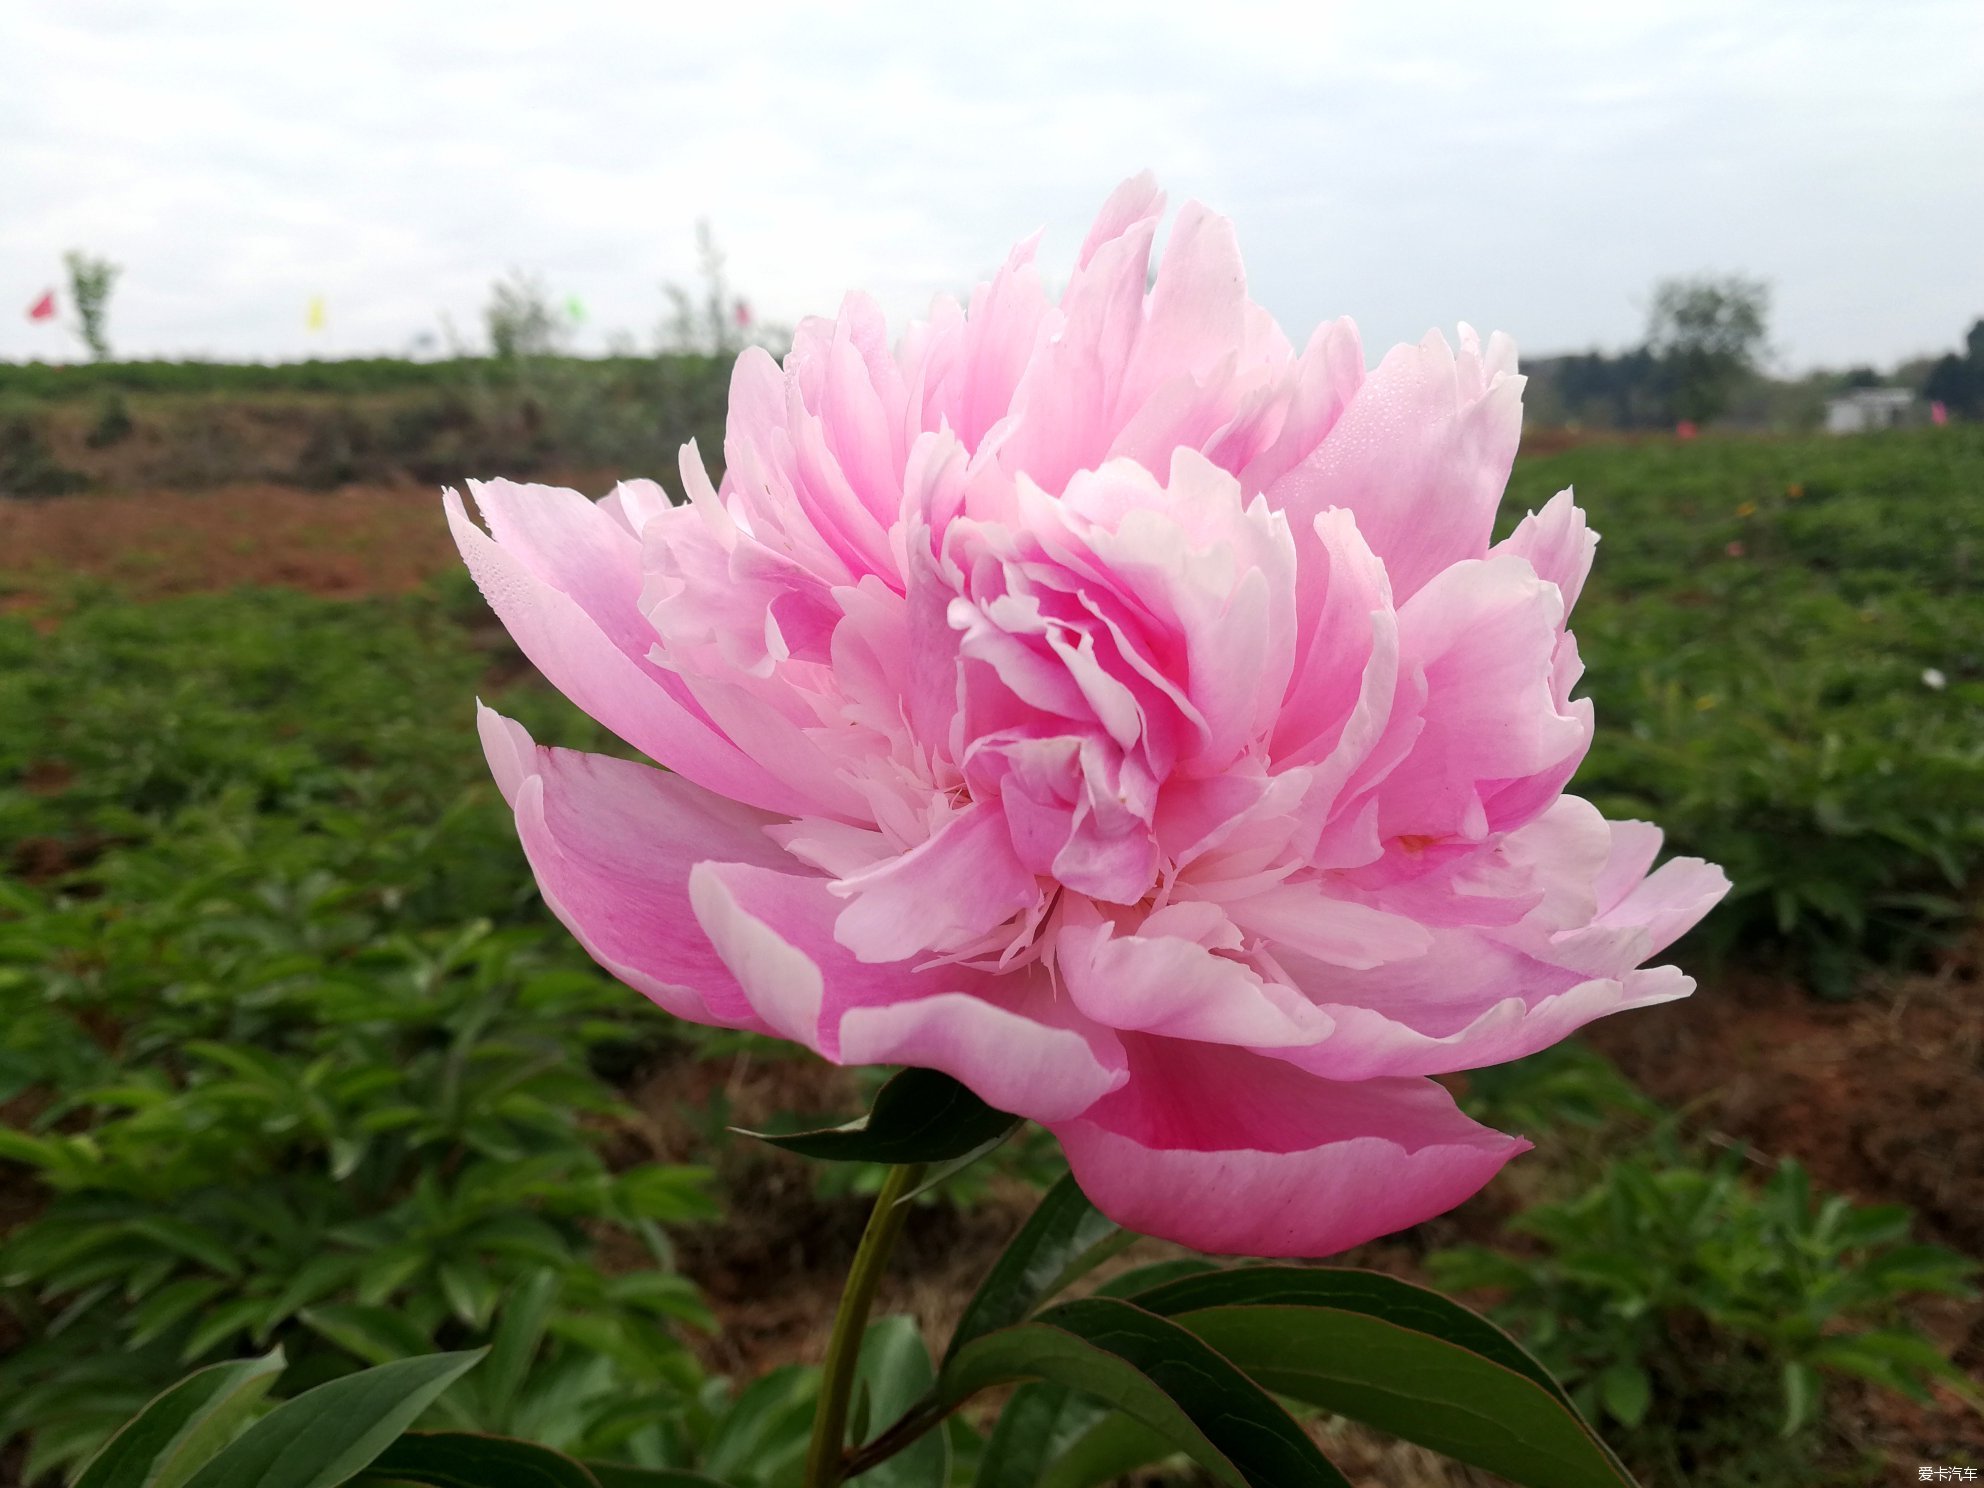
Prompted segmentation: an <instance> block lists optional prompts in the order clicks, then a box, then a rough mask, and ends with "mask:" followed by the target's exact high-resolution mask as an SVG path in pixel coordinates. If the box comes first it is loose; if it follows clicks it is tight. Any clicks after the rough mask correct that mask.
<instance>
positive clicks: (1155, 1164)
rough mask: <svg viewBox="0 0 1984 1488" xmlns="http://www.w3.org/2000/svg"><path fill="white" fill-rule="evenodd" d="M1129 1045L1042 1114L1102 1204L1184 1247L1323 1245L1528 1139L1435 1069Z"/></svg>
mask: <svg viewBox="0 0 1984 1488" xmlns="http://www.w3.org/2000/svg"><path fill="white" fill-rule="evenodd" d="M1124 1046H1125V1049H1126V1050H1127V1052H1128V1054H1129V1079H1128V1081H1127V1083H1125V1084H1124V1086H1123V1087H1122V1088H1121V1089H1120V1090H1117V1091H1115V1092H1114V1093H1113V1094H1110V1095H1107V1096H1104V1097H1103V1098H1102V1099H1101V1100H1100V1101H1098V1102H1096V1104H1095V1105H1094V1106H1093V1107H1091V1108H1090V1109H1089V1110H1088V1111H1087V1112H1086V1113H1085V1114H1084V1115H1083V1116H1081V1117H1080V1118H1079V1119H1077V1120H1074V1121H1067V1122H1058V1123H1053V1122H1050V1123H1048V1124H1049V1126H1050V1127H1051V1129H1052V1130H1053V1131H1054V1133H1055V1135H1056V1136H1058V1137H1059V1138H1060V1139H1061V1145H1062V1147H1063V1148H1065V1149H1066V1151H1067V1154H1068V1161H1069V1164H1070V1166H1071V1167H1072V1168H1073V1169H1074V1174H1075V1179H1076V1181H1077V1182H1079V1183H1080V1184H1081V1186H1082V1192H1084V1193H1085V1194H1087V1195H1088V1196H1089V1198H1090V1199H1091V1200H1093V1201H1094V1203H1095V1206H1096V1207H1097V1208H1098V1209H1100V1210H1102V1212H1103V1213H1105V1214H1107V1215H1108V1216H1109V1217H1110V1218H1111V1219H1113V1220H1115V1221H1116V1222H1117V1223H1118V1224H1120V1225H1123V1226H1124V1227H1125V1228H1126V1229H1131V1230H1136V1231H1140V1232H1143V1233H1146V1234H1154V1235H1162V1236H1164V1237H1166V1238H1167V1239H1172V1240H1176V1241H1178V1242H1179V1243H1180V1244H1183V1245H1189V1246H1191V1247H1192V1248H1193V1249H1195V1250H1202V1251H1208V1252H1210V1253H1213V1254H1216V1255H1255V1256H1327V1255H1334V1254H1336V1253H1337V1252H1339V1251H1343V1250H1348V1249H1349V1248H1350V1247H1351V1246H1353V1245H1360V1244H1362V1243H1363V1242H1364V1241H1366V1240H1370V1239H1374V1238H1375V1237H1377V1236H1379V1235H1385V1234H1389V1233H1391V1232H1392V1231H1394V1230H1402V1229H1404V1228H1406V1227H1407V1226H1409V1225H1414V1224H1417V1223H1419V1222H1420V1221H1421V1220H1424V1219H1429V1218H1431V1217H1432V1216H1433V1215H1435V1214H1439V1213H1441V1212H1443V1211H1445V1210H1447V1209H1451V1208H1452V1207H1453V1206H1454V1205H1456V1204H1458V1203H1460V1202H1461V1200H1463V1199H1465V1198H1467V1197H1468V1196H1469V1195H1471V1194H1473V1193H1474V1192H1475V1191H1476V1190H1478V1189H1479V1188H1480V1187H1481V1186H1482V1185H1483V1184H1484V1183H1486V1182H1487V1181H1488V1180H1489V1179H1490V1178H1492V1177H1494V1176H1495V1174H1496V1173H1497V1172H1498V1171H1499V1170H1500V1169H1501V1167H1502V1165H1503V1164H1504V1163H1506V1162H1507V1161H1508V1160H1509V1159H1510V1158H1512V1157H1514V1156H1515V1155H1516V1154H1517V1153H1519V1152H1522V1151H1524V1150H1525V1149H1527V1147H1528V1146H1529V1144H1528V1143H1527V1142H1525V1141H1523V1140H1522V1139H1521V1138H1519V1137H1509V1136H1504V1135H1503V1134H1501V1133H1500V1132H1495V1131H1490V1130H1489V1129H1488V1128H1486V1127H1483V1126H1479V1125H1477V1124H1476V1123H1474V1122H1472V1121H1470V1120H1468V1118H1467V1117H1465V1116H1463V1115H1462V1114H1461V1113H1460V1111H1459V1110H1458V1109H1456V1108H1455V1106H1454V1103H1453V1098H1452V1097H1451V1096H1449V1095H1448V1094H1447V1093H1446V1091H1444V1090H1442V1089H1441V1088H1440V1087H1439V1086H1438V1085H1436V1084H1434V1083H1432V1082H1431V1081H1421V1080H1372V1081H1363V1082H1359V1083H1355V1084H1339V1083H1336V1082H1334V1081H1328V1080H1318V1079H1316V1078H1314V1077H1313V1076H1310V1075H1307V1074H1304V1073H1303V1072H1302V1071H1300V1070H1298V1069H1296V1068H1295V1067H1294V1066H1293V1065H1290V1064H1287V1063H1285V1062H1283V1061H1280V1060H1275V1059H1269V1058H1264V1057H1262V1056H1261V1055H1257V1054H1251V1053H1248V1052H1246V1051H1244V1050H1240V1049H1229V1048H1220V1047H1216V1046H1211V1045H1204V1044H1192V1043H1186V1042H1182V1041H1178V1040H1172V1039H1158V1038H1151V1037H1148V1036H1145V1035H1132V1036H1130V1037H1127V1038H1126V1039H1125V1040H1124Z"/></svg>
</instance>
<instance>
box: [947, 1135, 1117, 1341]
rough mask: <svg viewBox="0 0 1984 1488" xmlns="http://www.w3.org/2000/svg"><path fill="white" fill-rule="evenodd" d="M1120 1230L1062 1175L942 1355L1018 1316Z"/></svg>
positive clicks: (967, 1310) (976, 1296)
mask: <svg viewBox="0 0 1984 1488" xmlns="http://www.w3.org/2000/svg"><path fill="white" fill-rule="evenodd" d="M1121 1233H1122V1232H1121V1231H1120V1230H1118V1228H1117V1227H1116V1224H1115V1222H1114V1221H1113V1220H1109V1219H1105V1218H1104V1217H1103V1216H1102V1214H1101V1212H1100V1211H1098V1210H1097V1209H1096V1207H1095V1205H1093V1204H1091V1203H1090V1202H1089V1201H1088V1196H1087V1195H1086V1194H1084V1193H1083V1192H1082V1191H1081V1189H1080V1188H1079V1187H1078V1186H1077V1185H1076V1183H1075V1180H1074V1175H1073V1174H1069V1175H1068V1176H1066V1177H1064V1178H1063V1179H1062V1180H1061V1181H1060V1182H1059V1183H1057V1184H1055V1185H1054V1186H1053V1187H1052V1188H1050V1189H1049V1190H1048V1191H1047V1196H1046V1197H1045V1198H1043V1199H1042V1200H1041V1201H1040V1207H1039V1208H1037V1209H1035V1210H1034V1211H1033V1214H1032V1216H1031V1217H1030V1218H1029V1219H1028V1220H1027V1222H1026V1224H1025V1225H1024V1226H1023V1227H1022V1228H1021V1230H1020V1232H1019V1234H1017V1235H1015V1236H1014V1237H1013V1240H1012V1243H1011V1244H1010V1245H1008V1246H1007V1247H1006V1248H1005V1250H1003V1251H1001V1252H1000V1254H999V1259H998V1260H996V1261H994V1262H993V1263H992V1269H991V1270H990V1271H989V1272H987V1273H986V1276H985V1280H984V1281H983V1282H981V1283H980V1284H979V1287H978V1291H977V1292H976V1293H975V1294H974V1295H973V1297H972V1299H971V1301H970V1302H969V1303H967V1304H966V1306H965V1310H964V1316H963V1317H961V1318H960V1319H958V1326H957V1331H956V1332H954V1333H953V1334H952V1335H951V1343H950V1347H949V1348H948V1349H947V1350H946V1351H945V1357H946V1358H947V1359H948V1358H951V1357H954V1356H955V1355H956V1354H957V1352H958V1350H959V1349H961V1348H963V1347H964V1346H965V1345H966V1344H967V1343H969V1342H971V1340H972V1339H974V1338H978V1337H982V1336H983V1335H984V1334H987V1333H990V1332H992V1331H993V1330H994V1329H996V1328H1004V1327H1006V1326H1008V1325H1009V1324H1012V1323H1017V1322H1019V1321H1020V1320H1021V1319H1022V1318H1024V1317H1025V1316H1026V1315H1027V1314H1028V1313H1030V1312H1032V1311H1033V1310H1034V1308H1036V1307H1038V1306H1039V1305H1040V1304H1041V1303H1042V1302H1044V1301H1046V1300H1047V1299H1048V1298H1049V1297H1051V1296H1052V1295H1053V1294H1054V1293H1055V1292H1056V1291H1058V1290H1060V1288H1061V1287H1063V1286H1066V1285H1067V1284H1068V1282H1069V1281H1072V1280H1073V1279H1074V1278H1073V1276H1072V1275H1070V1274H1069V1273H1070V1269H1071V1267H1073V1266H1074V1265H1075V1264H1076V1263H1077V1262H1078V1261H1079V1260H1080V1259H1081V1258H1083V1257H1084V1256H1085V1255H1086V1254H1087V1253H1089V1252H1090V1251H1092V1250H1093V1249H1094V1248H1095V1247H1096V1246H1098V1245H1100V1244H1102V1243H1104V1242H1106V1241H1108V1240H1110V1239H1111V1238H1113V1237H1114V1236H1116V1235H1118V1234H1121Z"/></svg>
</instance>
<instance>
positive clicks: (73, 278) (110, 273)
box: [62, 248, 123, 362]
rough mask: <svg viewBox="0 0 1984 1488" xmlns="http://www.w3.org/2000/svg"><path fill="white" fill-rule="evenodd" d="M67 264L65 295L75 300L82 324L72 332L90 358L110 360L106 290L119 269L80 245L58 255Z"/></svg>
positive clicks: (99, 360) (103, 360)
mask: <svg viewBox="0 0 1984 1488" xmlns="http://www.w3.org/2000/svg"><path fill="white" fill-rule="evenodd" d="M62 262H63V263H65V264H67V265H68V268H69V297H70V298H71V299H72V300H74V301H75V302H76V314H77V316H78V317H79V318H80V319H81V321H82V325H81V327H80V328H79V329H78V330H77V332H76V334H77V335H79V336H81V337H82V339H83V345H85V346H87V347H88V348H89V351H90V360H92V361H96V362H107V361H109V360H110V333H109V331H108V329H107V328H106V326H105V322H106V321H107V320H108V319H109V315H110V291H111V289H112V288H113V287H114V286H115V285H116V283H117V276H118V274H120V273H121V272H123V271H122V270H121V269H120V268H119V267H118V266H117V265H116V264H114V263H112V262H111V261H110V260H109V259H107V258H94V257H92V256H91V255H89V254H87V253H85V252H83V251H82V249H80V248H71V249H70V250H69V251H68V252H67V253H65V254H63V255H62Z"/></svg>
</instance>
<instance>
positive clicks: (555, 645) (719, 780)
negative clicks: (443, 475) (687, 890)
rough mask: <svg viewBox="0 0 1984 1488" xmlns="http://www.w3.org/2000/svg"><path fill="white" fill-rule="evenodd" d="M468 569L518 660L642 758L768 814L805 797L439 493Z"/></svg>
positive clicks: (799, 806)
mask: <svg viewBox="0 0 1984 1488" xmlns="http://www.w3.org/2000/svg"><path fill="white" fill-rule="evenodd" d="M446 501H447V511H448V525H449V527H450V528H451V529H452V531H453V532H454V536H455V542H456V544H457V546H459V547H460V549H461V552H462V558H463V560H464V561H465V562H466V563H467V564H468V568H469V572H470V573H472V574H473V575H474V576H475V581H476V584H477V586H478V587H479V588H480V589H481V590H482V593H483V596H484V598H486V599H487V600H488V601H489V607H490V608H491V609H492V610H494V611H495V612H496V614H497V616H498V618H500V619H501V620H502V622H503V624H504V627H505V628H506V629H507V630H508V631H509V632H510V635H511V637H512V639H514V640H515V641H516V643H517V646H518V649H520V650H521V651H522V652H523V653H524V655H525V656H527V657H529V658H530V660H531V662H532V664H533V665H535V666H536V667H537V669H538V670H539V671H541V672H543V673H544V675H545V677H546V678H547V679H548V680H549V681H550V682H551V683H552V685H553V686H555V687H556V688H557V689H558V690H559V691H560V692H562V693H564V694H565V696H567V697H568V698H570V699H571V700H572V701H573V702H575V703H577V704H578V705H579V706H580V707H581V708H583V709H584V710H585V711H586V712H588V713H590V714H591V715H592V716H593V717H594V718H596V719H598V720H599V721H600V722H601V723H603V724H604V725H606V727H607V728H609V729H611V730H613V732H614V733H616V734H618V735H619V736H620V737H621V738H623V739H625V740H626V741H627V742H628V743H629V744H632V745H633V746H634V747H635V748H636V749H639V750H641V751H642V752H643V753H645V754H647V755H648V756H649V757H650V758H652V759H655V760H658V761H660V762H661V763H662V764H664V765H667V766H668V767H669V768H670V769H672V770H677V771H679V772H681V773H682V774H683V775H685V776H687V777H688V778H689V779H691V780H693V781H695V782H696V783H697V784H698V785H701V786H704V787H706V788H708V789H710V790H713V791H718V792H720V793H722V794H724V795H727V796H730V797H733V798H734V799H736V800H740V801H747V802H749V803H750V804H752V805H754V806H760V807H763V808H765V809H767V810H772V811H787V812H793V813H800V812H804V811H807V810H808V809H810V803H809V802H808V801H807V800H806V799H805V798H804V797H803V796H802V795H800V794H799V793H798V792H796V791H794V790H793V789H792V788H791V787H790V786H788V785H787V784H786V783H785V782H784V781H782V780H780V779H779V778H778V777H777V776H776V775H775V774H773V772H771V771H770V770H768V769H767V768H766V767H765V766H764V765H762V764H760V763H759V762H758V761H757V760H756V759H753V758H752V757H750V756H749V755H747V754H745V753H744V752H742V751H741V750H739V749H738V748H737V746H736V745H735V744H734V743H732V742H731V741H730V740H729V739H728V738H727V737H725V736H724V735H723V734H722V733H720V732H718V731H717V730H716V729H715V728H714V727H712V725H711V724H710V723H709V721H708V720H707V718H706V717H699V716H698V715H697V713H696V712H693V711H691V709H690V708H688V707H685V706H684V705H683V704H682V703H681V702H679V701H678V700H677V699H676V697H675V695H674V694H673V693H672V692H671V691H670V690H669V689H668V688H667V687H665V686H662V685H659V684H658V681H657V677H656V670H657V669H656V668H654V667H652V666H651V665H649V664H648V663H646V662H644V661H641V660H638V659H636V658H635V657H632V656H630V655H628V654H627V653H626V652H625V651H623V650H622V649H621V648H620V647H619V646H618V645H616V644H615V643H614V642H613V641H612V640H611V639H610V638H609V637H608V636H607V634H606V633H605V632H604V631H602V630H601V629H600V628H599V626H598V625H596V624H595V623H594V622H593V619H592V617H591V616H590V615H589V614H587V613H586V611H585V610H584V609H583V608H582V607H581V606H580V605H579V603H578V602H577V601H576V600H574V599H572V598H571V597H570V596H569V595H566V594H564V593H562V592H561V591H560V590H558V589H556V588H554V587H552V586H551V585H550V584H548V583H546V582H544V581H543V580H542V579H540V578H538V577H537V576H536V575H535V574H534V573H532V572H531V571H530V569H529V568H527V567H526V566H525V565H524V564H523V563H522V562H521V561H520V560H519V559H516V558H514V557H512V556H511V555H510V554H509V553H508V552H507V551H506V550H505V549H503V548H502V547H500V546H499V545H498V544H497V543H496V542H494V541H493V540H492V539H491V538H490V537H489V536H488V535H487V534H486V533H484V532H483V531H482V529H481V528H479V527H477V526H476V525H475V523H473V522H471V521H470V520H469V519H468V514H467V513H466V512H465V511H463V509H462V504H461V498H460V497H458V496H457V495H455V493H454V492H452V491H450V492H449V493H448V495H447V498H446Z"/></svg>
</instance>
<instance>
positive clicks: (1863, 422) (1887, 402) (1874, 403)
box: [1826, 387, 1916, 434]
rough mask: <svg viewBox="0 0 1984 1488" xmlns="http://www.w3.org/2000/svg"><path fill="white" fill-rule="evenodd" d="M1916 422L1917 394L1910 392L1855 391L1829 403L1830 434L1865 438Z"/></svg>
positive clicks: (1872, 389) (1827, 421) (1897, 390)
mask: <svg viewBox="0 0 1984 1488" xmlns="http://www.w3.org/2000/svg"><path fill="white" fill-rule="evenodd" d="M1915 421H1916V407H1915V394H1913V393H1911V392H1910V391H1909V390H1908V389H1907V388H1897V387H1871V388H1855V389H1853V391H1852V392H1850V393H1842V394H1841V395H1840V396H1839V397H1837V398H1828V399H1827V400H1826V433H1828V434H1865V433H1867V432H1868V431H1869V430H1872V429H1899V428H1901V427H1902V426H1903V425H1904V424H1912V423H1914V422H1915Z"/></svg>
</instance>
